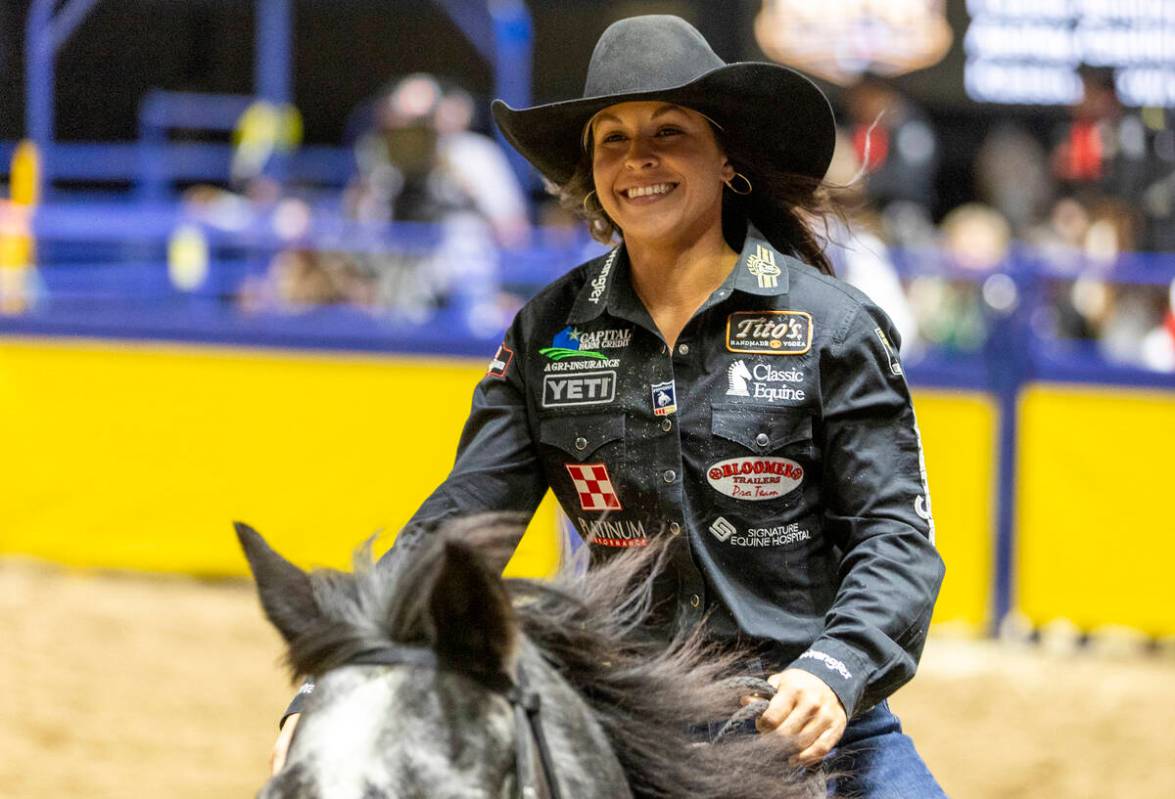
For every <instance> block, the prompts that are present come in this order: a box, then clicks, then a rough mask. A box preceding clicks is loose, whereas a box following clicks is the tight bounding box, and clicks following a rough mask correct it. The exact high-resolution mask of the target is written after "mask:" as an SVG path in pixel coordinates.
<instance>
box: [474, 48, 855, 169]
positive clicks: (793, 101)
mask: <svg viewBox="0 0 1175 799" xmlns="http://www.w3.org/2000/svg"><path fill="white" fill-rule="evenodd" d="M638 100H662V101H664V102H668V103H674V104H676V105H681V106H684V107H686V108H690V109H693V110H694V111H698V112H700V113H702V114H705V115H706V116H708V117H710V118H711V119H712V120H714V121H715V122H717V123H718V125H719V126H720V127H721V128H722V130H721V131H720V133H719V136H720V137H721V138H722V139H723V140H724V141H725V142H727V143H728V144H729V145H730V146H731V147H732V149H734V148H737V150H738V151H739V152H741V153H748V154H750V156H751V158H752V159H753V160H752V163H749V164H745V165H740V166H743V167H745V168H749V169H754V168H755V167H757V166H762V167H769V168H774V169H776V170H780V171H782V172H785V173H791V174H796V175H803V176H806V177H810V178H813V179H815V180H820V179H822V178H823V177H824V173H825V172H826V171H827V170H828V164H829V162H830V161H831V160H832V151H833V148H834V146H835V143H836V125H835V121H834V118H833V114H832V108H831V106H830V105H829V103H828V98H826V97H825V96H824V93H823V92H821V91H820V89H819V88H817V86H816V84H814V83H813V82H812V81H811V80H809V79H808V78H806V77H804V76H803V75H801V74H800V73H798V72H796V71H794V70H791V69H788V68H787V67H782V66H779V65H777V64H765V63H758V62H745V61H744V62H737V63H734V64H726V65H724V66H721V67H717V68H715V69H712V70H710V71H709V72H705V73H703V74H702V75H699V76H698V77H697V78H695V79H693V80H691V81H689V82H688V83H683V84H681V85H679V86H672V87H669V88H659V89H650V90H646V91H638V92H628V93H618V94H608V95H602V96H598V97H585V98H582V99H577V100H564V101H560V102H555V103H547V104H545V105H538V106H532V107H531V108H521V109H515V108H511V107H510V106H509V105H507V104H506V103H505V102H503V101H502V100H495V101H494V102H493V114H494V121H495V122H497V124H498V128H499V129H500V130H501V131H502V135H503V136H505V138H506V140H507V141H508V142H510V144H511V145H513V146H514V148H515V149H516V150H518V152H519V153H521V154H522V156H523V157H524V158H526V160H528V161H530V163H531V164H533V165H534V166H535V168H536V169H538V171H539V172H541V173H542V174H543V175H544V176H545V177H547V178H548V179H549V180H551V181H553V182H554V183H556V184H558V185H562V184H564V183H566V182H567V181H568V180H569V179H570V178H571V176H572V175H573V174H574V172H575V168H576V165H577V164H578V163H579V160H580V157H581V153H582V146H583V145H582V142H583V138H582V136H583V128H584V125H586V124H587V123H588V121H589V120H590V119H591V118H592V117H593V116H595V115H596V114H597V113H598V112H600V111H601V110H603V109H605V108H607V107H608V106H611V105H616V104H617V103H624V102H629V101H638Z"/></svg>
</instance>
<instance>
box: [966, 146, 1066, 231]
mask: <svg viewBox="0 0 1175 799" xmlns="http://www.w3.org/2000/svg"><path fill="white" fill-rule="evenodd" d="M1047 160H1048V159H1047V157H1046V155H1045V150H1044V147H1042V146H1041V144H1040V142H1038V141H1037V140H1036V138H1035V137H1034V136H1033V135H1032V134H1031V133H1029V132H1028V131H1026V130H1024V129H1023V128H1022V127H1020V126H1019V125H1016V124H1015V123H1003V124H1001V125H999V126H998V127H996V129H995V130H993V131H992V132H991V133H990V134H989V135H988V136H987V137H986V138H984V140H983V144H982V145H980V148H979V152H978V153H977V154H976V156H975V184H976V188H977V189H978V190H979V196H980V198H981V199H982V200H983V201H984V202H986V203H987V204H989V205H990V206H992V207H993V208H995V209H996V210H997V211H999V212H1000V213H1001V214H1003V215H1004V218H1005V219H1007V220H1008V222H1009V224H1011V226H1012V232H1013V234H1014V235H1016V236H1017V237H1021V236H1023V235H1024V234H1025V233H1026V232H1027V231H1028V230H1029V229H1030V228H1031V227H1032V226H1033V225H1035V224H1037V222H1038V221H1039V220H1040V218H1041V216H1042V215H1043V214H1044V213H1045V210H1046V208H1047V206H1048V203H1049V200H1050V197H1051V196H1052V193H1053V183H1052V176H1051V175H1050V174H1049V171H1048V169H1047V167H1046V164H1047Z"/></svg>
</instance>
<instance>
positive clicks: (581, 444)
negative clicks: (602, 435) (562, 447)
mask: <svg viewBox="0 0 1175 799" xmlns="http://www.w3.org/2000/svg"><path fill="white" fill-rule="evenodd" d="M575 448H576V449H586V448H587V439H586V438H584V437H583V436H579V437H578V438H576V439H575Z"/></svg>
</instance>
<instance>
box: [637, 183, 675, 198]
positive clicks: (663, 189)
mask: <svg viewBox="0 0 1175 799" xmlns="http://www.w3.org/2000/svg"><path fill="white" fill-rule="evenodd" d="M673 186H674V184H672V183H658V184H656V185H655V186H634V187H633V188H631V189H629V190H628V191H627V192H626V194H628V198H629V199H630V200H635V199H636V198H637V197H648V196H649V195H652V194H667V193H669V192H670V191H672V190H673Z"/></svg>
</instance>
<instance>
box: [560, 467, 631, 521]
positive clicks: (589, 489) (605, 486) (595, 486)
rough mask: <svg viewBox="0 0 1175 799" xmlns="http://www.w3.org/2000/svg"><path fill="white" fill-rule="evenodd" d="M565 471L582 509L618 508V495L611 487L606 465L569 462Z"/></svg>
mask: <svg viewBox="0 0 1175 799" xmlns="http://www.w3.org/2000/svg"><path fill="white" fill-rule="evenodd" d="M567 472H568V474H570V475H571V482H572V483H573V484H574V485H575V492H576V493H577V494H579V506H580V507H581V508H583V509H584V510H620V497H618V496H617V495H616V489H614V488H613V487H612V478H611V477H609V476H608V467H607V466H605V465H604V464H602V463H569V464H567Z"/></svg>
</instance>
